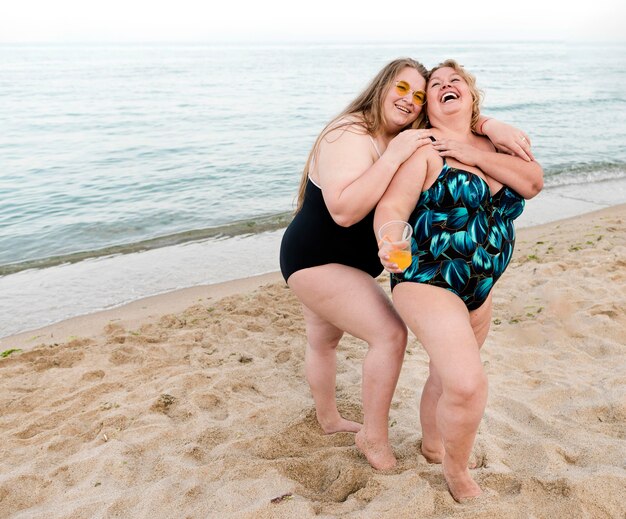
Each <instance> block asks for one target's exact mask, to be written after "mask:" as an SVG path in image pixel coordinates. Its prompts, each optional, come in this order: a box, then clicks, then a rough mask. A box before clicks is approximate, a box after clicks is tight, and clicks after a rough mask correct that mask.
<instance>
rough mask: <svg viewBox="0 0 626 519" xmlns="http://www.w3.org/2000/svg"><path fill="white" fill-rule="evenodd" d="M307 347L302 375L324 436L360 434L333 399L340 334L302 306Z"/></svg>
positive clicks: (341, 332)
mask: <svg viewBox="0 0 626 519" xmlns="http://www.w3.org/2000/svg"><path fill="white" fill-rule="evenodd" d="M302 311H303V312H304V319H305V322H306V335H307V340H308V344H307V347H306V352H305V355H304V374H305V376H306V379H307V382H308V383H309V387H310V388H311V394H312V395H313V400H314V401H315V414H316V416H317V421H318V422H319V424H320V426H321V427H322V430H323V431H324V432H325V433H326V434H332V433H336V432H354V433H356V432H359V431H360V430H361V424H359V423H357V422H353V421H351V420H346V419H345V418H343V417H342V416H341V415H340V414H339V410H338V409H337V402H336V400H335V380H336V373H337V351H336V349H337V344H338V343H339V339H341V336H342V335H343V331H341V330H340V329H339V328H337V327H336V326H333V325H332V324H330V323H329V322H328V321H325V320H324V319H322V318H320V317H319V316H318V315H317V314H315V313H314V312H313V311H312V310H309V309H308V308H307V307H306V306H305V305H302Z"/></svg>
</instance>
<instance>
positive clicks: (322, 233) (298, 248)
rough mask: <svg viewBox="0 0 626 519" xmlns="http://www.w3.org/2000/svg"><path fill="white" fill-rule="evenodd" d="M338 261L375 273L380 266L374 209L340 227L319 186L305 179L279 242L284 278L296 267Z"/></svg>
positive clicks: (286, 278) (304, 267)
mask: <svg viewBox="0 0 626 519" xmlns="http://www.w3.org/2000/svg"><path fill="white" fill-rule="evenodd" d="M329 263H339V264H341V265H347V266H349V267H354V268H357V269H359V270H362V271H364V272H366V273H368V274H369V275H370V276H372V277H376V276H378V275H379V274H380V273H381V272H382V270H383V267H382V265H381V263H380V259H379V258H378V244H377V243H376V236H375V234H374V210H372V211H370V212H369V214H368V215H367V216H366V217H365V218H363V219H362V220H361V221H360V222H357V223H355V224H354V225H351V226H350V227H341V226H340V225H338V224H337V223H335V221H334V220H333V218H332V216H331V215H330V213H329V212H328V208H327V207H326V203H325V202H324V198H323V196H322V190H321V189H320V188H319V187H318V186H316V185H315V184H314V183H313V182H312V181H311V179H309V180H308V182H307V185H306V191H305V195H304V202H303V204H302V208H301V209H300V211H298V213H297V214H296V216H295V217H294V219H293V221H292V222H291V223H290V224H289V227H287V230H286V231H285V234H284V236H283V240H282V243H281V245H280V270H281V272H282V274H283V277H284V278H285V281H287V280H288V279H289V276H291V274H293V273H294V272H297V271H298V270H302V269H306V268H310V267H317V266H319V265H327V264H329Z"/></svg>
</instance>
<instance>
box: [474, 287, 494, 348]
mask: <svg viewBox="0 0 626 519" xmlns="http://www.w3.org/2000/svg"><path fill="white" fill-rule="evenodd" d="M492 309H493V302H492V298H491V293H490V294H489V296H487V299H486V300H485V302H484V303H483V304H482V305H480V307H479V308H477V309H476V310H472V311H471V312H470V323H471V325H472V329H473V330H474V336H475V337H476V342H477V343H478V347H479V348H481V347H482V345H483V344H484V343H485V339H486V338H487V334H488V333H489V327H490V326H491V316H492V313H493V312H492Z"/></svg>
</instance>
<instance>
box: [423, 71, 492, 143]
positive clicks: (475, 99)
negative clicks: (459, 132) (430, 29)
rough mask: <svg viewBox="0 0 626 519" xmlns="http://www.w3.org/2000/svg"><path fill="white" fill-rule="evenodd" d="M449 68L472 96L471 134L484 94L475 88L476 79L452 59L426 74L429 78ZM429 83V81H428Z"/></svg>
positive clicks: (474, 127) (475, 126)
mask: <svg viewBox="0 0 626 519" xmlns="http://www.w3.org/2000/svg"><path fill="white" fill-rule="evenodd" d="M445 67H449V68H451V69H454V71H455V72H456V73H457V74H458V75H459V76H461V77H462V78H463V79H464V80H465V82H466V83H467V85H468V86H469V90H470V93H471V94H472V121H471V128H472V131H473V132H475V133H476V132H477V126H478V119H479V118H480V103H481V102H482V100H483V97H484V96H485V94H484V93H483V92H482V90H480V89H479V88H478V87H477V86H476V78H475V77H474V75H472V74H470V73H469V72H468V71H467V70H465V69H464V68H463V67H462V66H461V65H459V63H458V62H457V61H455V60H453V59H447V60H445V61H444V62H442V63H439V65H437V66H436V67H433V68H432V69H431V70H430V72H429V73H428V77H429V78H430V77H431V76H432V75H433V73H434V72H435V71H436V70H439V69H440V68H445ZM429 81H430V79H429Z"/></svg>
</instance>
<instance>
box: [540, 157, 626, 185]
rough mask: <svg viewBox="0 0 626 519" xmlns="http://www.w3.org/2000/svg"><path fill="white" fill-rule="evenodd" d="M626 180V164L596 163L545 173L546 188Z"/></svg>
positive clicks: (563, 166) (563, 167) (561, 166)
mask: <svg viewBox="0 0 626 519" xmlns="http://www.w3.org/2000/svg"><path fill="white" fill-rule="evenodd" d="M623 178H626V164H624V163H615V162H596V163H592V164H580V163H577V164H572V165H560V166H553V167H551V168H549V169H548V170H547V171H545V185H546V187H560V186H570V185H579V184H590V183H598V182H604V181H608V180H619V179H623Z"/></svg>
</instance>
